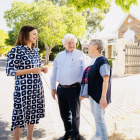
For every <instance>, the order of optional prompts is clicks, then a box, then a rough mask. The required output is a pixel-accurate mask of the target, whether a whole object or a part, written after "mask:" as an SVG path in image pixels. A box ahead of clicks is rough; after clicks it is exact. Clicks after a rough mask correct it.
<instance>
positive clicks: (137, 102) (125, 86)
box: [0, 58, 140, 140]
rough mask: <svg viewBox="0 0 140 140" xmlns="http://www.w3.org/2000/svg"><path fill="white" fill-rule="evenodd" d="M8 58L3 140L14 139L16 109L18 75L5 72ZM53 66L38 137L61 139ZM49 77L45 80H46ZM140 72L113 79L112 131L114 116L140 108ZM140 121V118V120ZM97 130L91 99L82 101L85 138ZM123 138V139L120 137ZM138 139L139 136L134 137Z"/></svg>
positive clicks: (0, 121)
mask: <svg viewBox="0 0 140 140" xmlns="http://www.w3.org/2000/svg"><path fill="white" fill-rule="evenodd" d="M5 64H6V60H5V59H2V58H0V89H1V91H0V140H12V139H13V135H12V133H11V132H10V125H11V115H12V108H13V91H14V77H8V76H6V74H5ZM51 71H52V66H50V67H49V72H48V73H47V74H46V75H45V74H43V77H44V78H42V80H43V84H44V90H45V100H46V117H45V118H43V119H41V120H40V123H39V124H38V125H36V126H35V131H34V140H57V139H59V138H60V137H61V136H62V135H63V134H64V128H63V123H62V120H61V118H60V114H59V108H58V104H57V101H54V100H53V99H52V97H51V94H50V89H49V86H47V85H46V82H47V84H48V85H49V84H50V83H49V79H50V74H51ZM44 79H45V80H44ZM139 81H140V75H132V76H128V77H121V78H113V79H112V103H111V104H110V106H109V107H108V108H107V110H106V120H107V125H108V131H109V134H111V132H112V129H114V124H113V123H111V122H112V120H113V119H114V118H117V117H118V116H122V115H124V114H127V113H129V112H133V111H135V110H138V109H140V86H139ZM139 122H140V121H139ZM94 131H95V125H94V119H93V116H92V114H91V112H90V104H89V101H88V99H85V100H83V101H82V105H81V125H80V133H81V135H82V137H81V139H85V140H87V139H88V136H90V135H92V134H93V132H94ZM25 136H26V128H25V129H24V130H23V131H22V135H21V137H22V139H21V140H25V139H26V138H25ZM117 140H122V139H117ZM134 140H135V139H134Z"/></svg>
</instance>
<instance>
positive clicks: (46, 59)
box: [44, 48, 51, 65]
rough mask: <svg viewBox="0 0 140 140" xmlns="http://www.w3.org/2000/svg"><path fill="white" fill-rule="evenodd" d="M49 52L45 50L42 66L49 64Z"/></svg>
mask: <svg viewBox="0 0 140 140" xmlns="http://www.w3.org/2000/svg"><path fill="white" fill-rule="evenodd" d="M50 52H51V51H50V50H49V49H47V48H46V56H45V63H44V65H48V64H49V56H50Z"/></svg>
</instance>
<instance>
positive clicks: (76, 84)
mask: <svg viewBox="0 0 140 140" xmlns="http://www.w3.org/2000/svg"><path fill="white" fill-rule="evenodd" d="M59 86H61V87H63V88H76V87H78V86H80V84H79V83H74V84H72V85H61V84H59Z"/></svg>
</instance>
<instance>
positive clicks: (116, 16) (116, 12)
mask: <svg viewBox="0 0 140 140" xmlns="http://www.w3.org/2000/svg"><path fill="white" fill-rule="evenodd" d="M13 1H14V0H0V29H3V30H5V31H6V32H8V31H9V30H10V29H9V28H8V27H7V26H6V22H5V19H4V18H3V16H4V12H5V11H6V10H8V9H10V8H11V4H12V2H13ZM17 1H21V2H23V1H26V2H29V3H30V2H32V1H33V0H17ZM130 12H131V13H132V14H134V15H135V16H136V17H139V19H140V0H138V6H132V8H131V11H130ZM125 15H126V13H124V12H123V11H122V10H121V8H120V7H118V6H116V4H115V3H114V2H112V5H111V9H110V11H109V12H108V13H107V14H106V16H105V19H104V20H103V22H102V25H103V26H104V30H103V31H102V33H100V35H101V36H110V35H111V34H112V32H114V31H115V30H116V29H117V27H118V26H119V24H120V23H121V21H122V20H123V18H124V17H125Z"/></svg>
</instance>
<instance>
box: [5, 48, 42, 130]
mask: <svg viewBox="0 0 140 140" xmlns="http://www.w3.org/2000/svg"><path fill="white" fill-rule="evenodd" d="M40 66H41V59H40V57H39V55H38V51H37V49H36V48H32V51H31V50H30V48H29V47H27V46H15V47H14V48H12V49H11V51H10V52H9V53H8V55H7V66H6V74H7V75H8V76H15V75H16V72H17V70H24V69H30V68H34V67H40ZM44 116H45V104H44V89H43V85H42V80H41V77H40V74H33V73H30V74H25V75H20V76H15V90H14V109H13V115H12V126H11V131H12V130H13V129H15V128H16V127H20V128H23V127H25V125H26V123H27V124H37V123H39V119H40V118H43V117H44Z"/></svg>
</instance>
